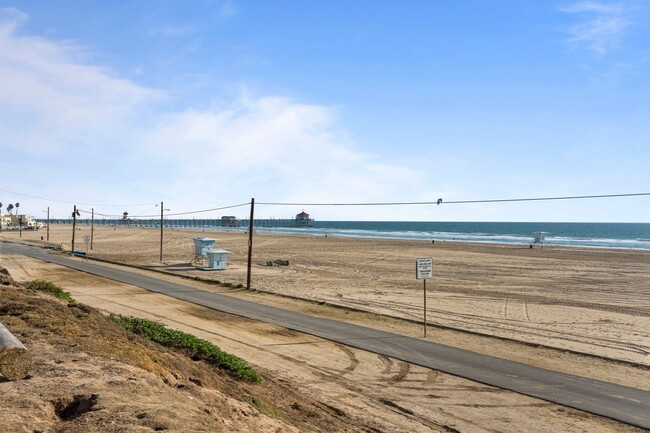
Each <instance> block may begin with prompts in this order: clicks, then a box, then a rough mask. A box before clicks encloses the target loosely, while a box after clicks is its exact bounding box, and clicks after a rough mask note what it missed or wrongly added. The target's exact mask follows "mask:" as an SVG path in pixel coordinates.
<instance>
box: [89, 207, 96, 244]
mask: <svg viewBox="0 0 650 433" xmlns="http://www.w3.org/2000/svg"><path fill="white" fill-rule="evenodd" d="M90 210H91V211H92V217H91V219H90V249H91V250H92V249H93V237H94V234H95V208H94V207H93V208H91V209H90Z"/></svg>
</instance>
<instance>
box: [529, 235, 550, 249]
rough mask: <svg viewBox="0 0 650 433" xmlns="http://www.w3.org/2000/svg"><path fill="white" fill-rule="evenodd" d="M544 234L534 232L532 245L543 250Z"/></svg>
mask: <svg viewBox="0 0 650 433" xmlns="http://www.w3.org/2000/svg"><path fill="white" fill-rule="evenodd" d="M546 234H547V233H546V232H534V233H533V244H532V245H531V246H534V245H539V246H540V247H542V248H544V244H545V243H546Z"/></svg>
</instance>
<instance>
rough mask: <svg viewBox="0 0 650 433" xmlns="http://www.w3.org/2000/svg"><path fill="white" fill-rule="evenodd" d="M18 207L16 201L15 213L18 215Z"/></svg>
mask: <svg viewBox="0 0 650 433" xmlns="http://www.w3.org/2000/svg"><path fill="white" fill-rule="evenodd" d="M19 207H20V203H16V215H18V208H19Z"/></svg>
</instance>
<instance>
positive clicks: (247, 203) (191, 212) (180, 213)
mask: <svg viewBox="0 0 650 433" xmlns="http://www.w3.org/2000/svg"><path fill="white" fill-rule="evenodd" d="M250 204H251V203H250V202H246V203H240V204H233V205H230V206H223V207H215V208H213V209H203V210H193V211H190V212H179V213H168V214H165V215H167V216H179V215H191V214H196V213H205V212H213V211H215V210H222V209H232V208H234V207H242V206H249V205H250Z"/></svg>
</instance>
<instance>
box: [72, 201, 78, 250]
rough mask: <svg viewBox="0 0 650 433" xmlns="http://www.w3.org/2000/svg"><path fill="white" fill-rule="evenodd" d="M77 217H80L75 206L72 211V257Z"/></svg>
mask: <svg viewBox="0 0 650 433" xmlns="http://www.w3.org/2000/svg"><path fill="white" fill-rule="evenodd" d="M77 216H80V214H79V211H78V210H77V205H74V210H73V211H72V255H73V256H74V234H75V230H77Z"/></svg>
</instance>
